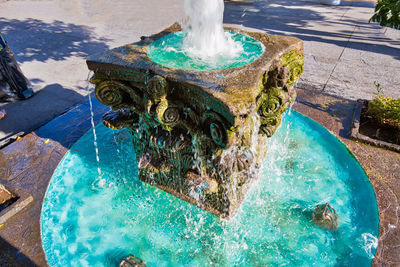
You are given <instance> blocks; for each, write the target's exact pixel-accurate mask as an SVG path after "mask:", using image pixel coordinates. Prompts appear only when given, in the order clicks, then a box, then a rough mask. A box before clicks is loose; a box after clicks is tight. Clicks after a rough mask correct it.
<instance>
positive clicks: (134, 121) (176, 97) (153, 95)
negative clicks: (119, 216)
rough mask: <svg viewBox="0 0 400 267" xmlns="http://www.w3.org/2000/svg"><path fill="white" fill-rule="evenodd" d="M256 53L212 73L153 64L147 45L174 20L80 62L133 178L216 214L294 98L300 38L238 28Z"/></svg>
mask: <svg viewBox="0 0 400 267" xmlns="http://www.w3.org/2000/svg"><path fill="white" fill-rule="evenodd" d="M226 29H227V30H231V31H235V32H240V33H243V34H247V35H249V36H250V37H252V38H254V39H256V40H258V41H260V42H261V43H262V44H263V45H264V47H265V51H264V53H263V54H262V55H261V56H260V57H259V58H258V59H257V60H255V61H254V62H252V63H251V64H248V65H245V66H242V67H238V68H232V69H225V70H218V71H192V70H180V69H171V68H165V67H163V66H160V65H158V64H156V63H154V62H152V61H151V60H150V59H149V57H148V56H147V50H148V47H149V45H150V44H151V43H152V42H153V41H155V40H157V39H159V38H161V37H163V36H165V35H167V34H170V33H173V32H177V31H181V28H180V26H179V25H178V24H174V25H172V26H171V27H169V28H167V29H165V30H164V31H162V32H161V33H158V34H155V35H153V36H150V37H142V40H141V41H140V42H137V43H134V44H129V45H125V46H122V47H119V48H115V49H112V50H109V51H106V52H104V53H102V54H100V55H95V56H93V57H91V58H90V59H88V60H87V65H88V67H89V69H90V70H92V71H93V72H94V76H93V77H92V79H91V82H92V83H94V84H95V93H96V97H97V98H98V99H99V101H101V102H102V103H103V104H105V105H107V106H110V107H112V109H113V111H111V112H109V113H107V114H105V115H104V117H103V121H104V124H105V125H106V126H108V127H110V128H114V129H118V128H128V129H129V130H130V132H131V133H132V135H133V146H134V149H135V152H136V156H137V161H138V164H139V178H140V179H141V180H142V181H144V182H146V183H149V184H151V185H153V186H156V187H158V188H160V189H162V190H164V191H166V192H168V193H170V194H173V195H175V196H177V197H179V198H181V199H183V200H185V201H187V202H189V203H192V204H193V205H196V206H198V207H200V208H202V209H204V210H206V211H208V212H211V213H213V214H215V215H217V216H220V217H222V218H230V217H232V216H233V215H234V214H235V212H236V210H237V209H238V207H239V206H240V203H241V202H242V200H243V199H244V197H245V194H246V191H247V190H248V188H249V186H250V185H251V183H252V182H253V181H254V180H255V179H256V178H257V176H258V171H259V169H260V166H261V162H262V160H263V159H264V156H265V154H266V151H267V147H266V141H267V139H268V137H271V136H272V135H273V134H274V132H275V131H276V129H277V128H278V126H279V125H280V122H281V116H282V114H283V113H284V112H285V111H286V109H287V108H288V106H289V105H290V103H292V102H293V101H294V100H295V97H296V92H295V90H294V89H293V86H294V84H295V83H296V81H297V80H298V79H299V78H300V76H301V74H302V72H303V66H304V55H303V42H302V41H301V40H299V39H297V38H294V37H288V36H278V35H268V34H265V33H262V32H258V31H251V30H250V31H249V30H243V29H239V28H226Z"/></svg>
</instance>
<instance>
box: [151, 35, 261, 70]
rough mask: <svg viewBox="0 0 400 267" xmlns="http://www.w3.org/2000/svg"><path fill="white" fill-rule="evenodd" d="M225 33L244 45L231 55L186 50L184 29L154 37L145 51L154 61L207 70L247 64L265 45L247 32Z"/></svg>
mask: <svg viewBox="0 0 400 267" xmlns="http://www.w3.org/2000/svg"><path fill="white" fill-rule="evenodd" d="M224 33H225V35H227V36H229V37H230V38H231V39H232V40H233V41H234V42H238V43H240V44H241V46H242V48H243V49H242V50H241V51H240V53H238V54H235V56H233V57H232V56H230V55H227V54H224V53H219V54H216V55H214V56H210V57H202V56H199V55H196V54H193V53H190V52H188V49H187V47H186V44H185V42H184V41H185V37H186V36H187V33H184V32H177V33H171V34H168V35H166V36H164V37H162V38H160V39H158V40H156V41H154V42H153V43H151V44H150V46H149V49H148V52H147V55H148V56H149V58H150V59H151V60H152V61H153V62H155V63H157V64H160V65H162V66H164V67H168V68H174V69H184V70H202V71H209V70H222V69H229V68H237V67H240V66H243V65H247V64H250V63H252V62H253V61H254V60H256V59H257V58H259V57H260V56H261V55H262V53H263V52H264V46H263V45H262V44H261V43H260V42H259V41H257V40H255V39H253V38H251V37H250V36H247V35H244V34H241V33H236V32H230V31H225V32H224ZM227 51H228V50H227Z"/></svg>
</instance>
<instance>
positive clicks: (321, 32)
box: [224, 0, 400, 60]
mask: <svg viewBox="0 0 400 267" xmlns="http://www.w3.org/2000/svg"><path fill="white" fill-rule="evenodd" d="M343 6H345V7H346V9H349V8H351V7H354V6H357V7H363V8H364V7H365V12H367V13H368V14H369V13H370V16H372V14H373V9H372V7H373V3H365V2H352V1H343V2H342V4H341V6H337V7H336V6H329V7H328V6H324V5H321V4H318V3H314V2H310V1H293V0H280V1H256V2H255V3H254V4H253V5H251V6H248V5H237V4H231V3H227V4H226V5H225V17H224V22H225V23H232V24H242V25H243V26H246V27H251V28H256V29H260V30H263V31H265V32H267V33H269V34H282V33H283V34H286V35H290V36H294V37H298V38H300V39H302V40H303V41H312V42H320V43H328V44H335V45H337V46H340V47H344V48H345V47H351V48H352V49H356V50H361V51H369V52H374V53H378V54H386V55H389V56H392V57H393V58H395V59H398V60H400V53H399V52H398V48H394V47H391V46H388V45H392V46H400V41H399V40H395V39H391V38H387V37H385V35H384V34H380V35H372V34H367V33H370V32H371V31H372V30H375V31H376V30H377V29H380V28H381V26H379V24H377V23H369V22H368V20H365V21H363V20H355V19H351V18H348V17H345V18H344V15H342V17H340V16H339V15H340V14H341V13H340V12H337V11H338V9H339V10H340V9H343ZM341 12H342V13H344V12H345V10H343V11H341ZM363 12H364V11H363ZM356 27H358V29H359V30H360V31H361V32H360V33H357V34H354V32H355V29H356ZM327 53H329V51H327Z"/></svg>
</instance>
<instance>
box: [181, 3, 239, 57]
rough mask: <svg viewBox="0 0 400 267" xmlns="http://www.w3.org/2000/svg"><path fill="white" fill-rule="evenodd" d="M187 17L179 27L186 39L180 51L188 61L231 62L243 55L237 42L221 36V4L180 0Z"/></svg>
mask: <svg viewBox="0 0 400 267" xmlns="http://www.w3.org/2000/svg"><path fill="white" fill-rule="evenodd" d="M183 8H184V11H185V14H186V16H187V18H186V20H185V21H184V22H183V23H182V24H183V25H182V27H183V31H184V32H185V34H186V37H185V39H184V41H183V49H184V51H185V52H186V53H187V54H189V55H191V56H192V57H199V58H202V59H203V60H204V59H208V60H212V59H214V60H215V59H216V58H218V57H225V58H235V57H236V56H237V55H239V54H240V53H241V52H242V51H243V47H242V45H241V43H240V42H235V41H234V40H233V39H232V38H231V34H230V33H228V32H224V28H223V14H224V1H223V0H183Z"/></svg>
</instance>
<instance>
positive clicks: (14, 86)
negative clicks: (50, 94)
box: [0, 46, 33, 99]
mask: <svg viewBox="0 0 400 267" xmlns="http://www.w3.org/2000/svg"><path fill="white" fill-rule="evenodd" d="M0 72H1V74H2V75H1V76H2V78H3V79H5V81H6V82H7V83H8V85H9V88H10V89H11V91H12V93H13V94H14V95H16V96H17V97H18V98H20V99H26V98H29V97H31V96H32V95H33V91H32V89H31V86H30V82H29V81H28V79H27V78H26V77H25V76H24V74H22V71H21V69H20V68H19V66H18V63H17V61H16V60H15V57H14V54H13V52H12V51H11V49H10V48H9V47H8V46H6V47H5V49H3V50H2V51H1V52H0Z"/></svg>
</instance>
